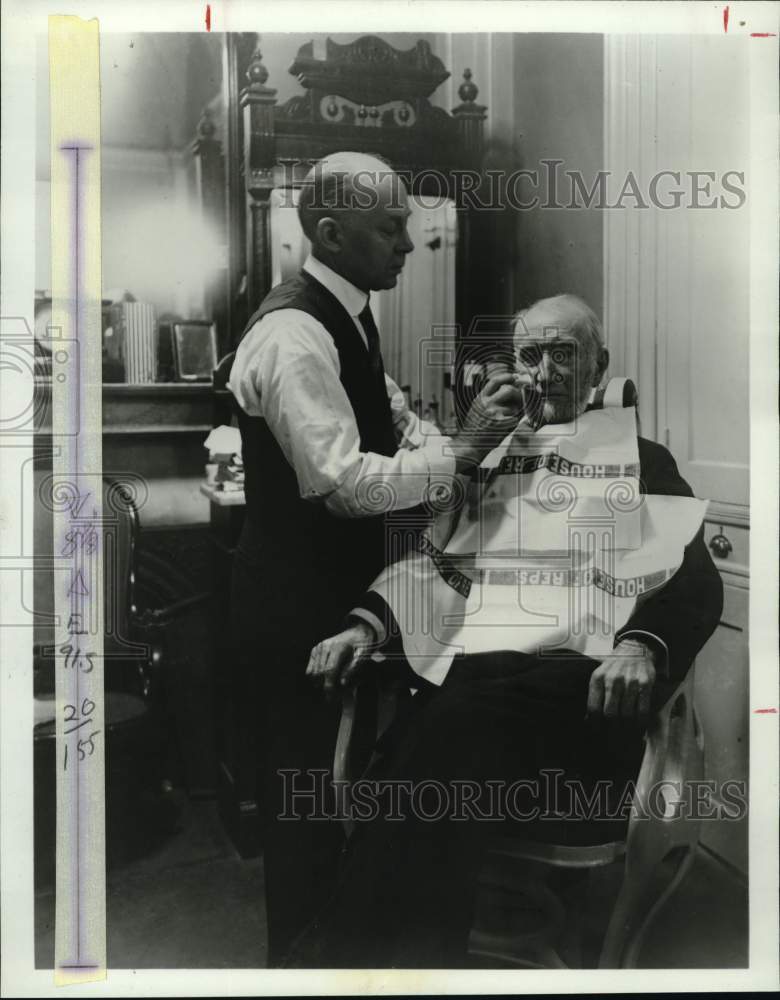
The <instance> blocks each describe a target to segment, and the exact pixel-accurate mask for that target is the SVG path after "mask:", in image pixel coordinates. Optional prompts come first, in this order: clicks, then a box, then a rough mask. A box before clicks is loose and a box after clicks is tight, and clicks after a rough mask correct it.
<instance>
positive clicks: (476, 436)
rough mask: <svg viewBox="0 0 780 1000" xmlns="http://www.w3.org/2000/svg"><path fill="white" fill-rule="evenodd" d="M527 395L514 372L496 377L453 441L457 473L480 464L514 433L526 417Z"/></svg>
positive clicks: (491, 380) (467, 416)
mask: <svg viewBox="0 0 780 1000" xmlns="http://www.w3.org/2000/svg"><path fill="white" fill-rule="evenodd" d="M523 400H524V397H523V393H522V391H521V389H520V387H519V386H518V385H517V376H516V375H515V374H514V373H512V372H500V373H499V374H496V375H492V376H491V377H490V378H489V379H488V380H487V382H486V383H485V386H484V388H483V389H482V391H481V392H480V393H479V395H478V396H477V398H476V399H475V400H474V402H473V403H472V404H471V407H470V408H469V411H468V413H467V414H466V419H465V421H464V422H463V428H462V430H461V432H460V434H458V436H457V437H456V438H454V439H453V441H452V447H453V451H454V452H455V459H456V470H457V471H458V472H460V471H465V467H466V466H467V465H468V464H469V463H471V464H473V463H477V464H478V463H479V462H481V461H482V459H483V458H484V457H485V455H487V454H488V452H489V451H492V449H493V448H495V447H496V446H497V445H499V444H500V443H501V441H502V440H503V439H504V438H505V437H506V435H507V434H509V432H510V431H513V430H514V429H515V427H516V426H517V423H518V421H519V420H520V418H521V417H522V415H523Z"/></svg>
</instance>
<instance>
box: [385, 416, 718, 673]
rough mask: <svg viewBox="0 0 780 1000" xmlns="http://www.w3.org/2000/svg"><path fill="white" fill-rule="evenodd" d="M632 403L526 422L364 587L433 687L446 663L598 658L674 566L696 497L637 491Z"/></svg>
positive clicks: (697, 514)
mask: <svg viewBox="0 0 780 1000" xmlns="http://www.w3.org/2000/svg"><path fill="white" fill-rule="evenodd" d="M639 473H640V469H639V453H638V445H637V433H636V415H635V411H634V408H633V407H629V408H625V409H624V408H623V407H622V406H607V407H605V408H604V409H594V410H589V411H587V412H586V413H584V414H583V415H582V416H580V417H578V418H577V420H576V421H573V422H571V423H568V424H557V425H546V426H544V427H542V428H541V429H540V430H538V431H537V432H536V433H533V432H531V431H529V430H528V429H527V428H525V427H524V425H521V428H519V429H518V430H516V431H515V432H514V433H513V434H512V435H510V436H509V437H508V438H507V439H506V440H505V441H504V442H503V443H502V444H501V445H500V446H499V447H498V448H496V449H495V450H494V451H493V452H491V454H490V455H488V457H487V458H486V459H485V461H484V462H483V463H482V466H481V467H480V469H479V475H478V476H476V477H473V478H472V479H468V478H467V477H464V476H461V477H458V479H457V480H456V484H457V487H458V488H459V490H458V492H459V496H458V497H457V498H455V501H454V502H453V503H451V504H450V505H449V507H450V509H449V510H447V511H445V512H443V513H441V514H440V515H438V516H437V518H436V519H435V521H434V523H433V524H432V525H431V527H430V529H429V530H428V532H427V534H426V535H425V536H424V537H423V538H422V539H421V541H420V544H419V546H418V551H416V552H414V553H412V554H410V555H409V556H406V557H405V558H403V559H402V560H400V561H399V562H397V563H395V564H392V565H390V566H389V567H387V568H386V569H385V570H384V571H383V572H382V574H381V575H380V576H379V577H378V578H377V580H376V581H375V582H374V584H373V585H372V588H371V589H372V590H374V591H375V592H376V593H377V594H379V595H380V596H381V597H382V598H383V599H384V601H385V602H386V603H387V605H388V606H389V608H390V609H391V611H392V613H393V615H394V616H395V619H396V622H397V623H398V626H399V628H400V633H401V641H402V644H403V649H404V654H405V656H406V658H407V660H408V662H409V664H410V666H411V667H412V669H413V670H414V671H415V672H416V673H417V674H419V675H420V676H422V677H424V678H425V679H426V680H428V681H430V682H431V683H434V684H441V683H442V682H443V680H444V678H445V677H446V675H447V672H448V670H449V668H450V665H451V664H452V660H453V658H454V656H455V655H456V654H458V653H466V654H468V653H482V652H488V651H491V650H515V651H517V652H522V653H530V654H543V653H544V652H548V653H552V652H554V651H555V650H563V649H566V650H571V651H573V652H577V653H581V654H583V655H585V656H589V657H593V658H594V659H603V658H604V657H605V656H606V655H607V654H608V653H609V652H611V650H612V649H613V647H614V642H615V635H616V633H617V632H618V631H619V630H620V629H621V628H622V627H623V626H624V625H625V624H626V622H627V621H628V620H629V618H630V616H631V614H632V612H633V610H634V608H635V606H636V604H637V602H638V601H642V600H643V599H644V598H646V597H647V595H648V594H651V593H653V592H654V591H656V590H658V588H660V587H662V586H663V585H664V584H665V583H666V581H667V580H669V579H670V578H671V577H672V576H673V575H674V573H675V572H676V571H677V570H678V568H679V567H680V565H681V563H682V560H683V556H684V551H685V546H686V545H687V544H688V543H689V542H690V541H691V540H692V539H693V537H694V535H695V534H696V532H697V531H698V529H699V527H700V525H701V523H702V520H703V518H704V514H705V511H706V509H707V504H706V502H705V501H701V500H696V499H693V498H689V497H673V496H652V495H642V494H641V493H640V485H639Z"/></svg>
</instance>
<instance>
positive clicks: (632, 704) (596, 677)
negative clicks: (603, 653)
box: [588, 639, 655, 719]
mask: <svg viewBox="0 0 780 1000" xmlns="http://www.w3.org/2000/svg"><path fill="white" fill-rule="evenodd" d="M654 684H655V657H654V655H653V653H652V651H651V650H650V648H649V647H648V646H646V645H645V644H644V643H643V642H640V641H639V640H637V639H623V641H622V642H619V643H618V644H617V646H615V649H614V650H613V652H612V655H611V656H610V658H609V659H608V660H605V661H604V662H603V663H602V664H601V665H600V666H598V667H596V669H595V670H594V671H593V673H592V674H591V677H590V688H589V689H588V715H591V716H601V715H604V716H606V717H607V718H616V717H620V718H623V719H635V718H637V717H638V718H640V719H642V718H645V717H646V716H647V714H648V712H649V711H650V699H651V696H652V693H653V685H654Z"/></svg>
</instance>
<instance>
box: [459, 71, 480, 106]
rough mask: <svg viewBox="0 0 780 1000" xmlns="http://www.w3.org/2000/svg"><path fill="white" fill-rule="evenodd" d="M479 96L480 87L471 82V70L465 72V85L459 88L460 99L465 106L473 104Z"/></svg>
mask: <svg viewBox="0 0 780 1000" xmlns="http://www.w3.org/2000/svg"><path fill="white" fill-rule="evenodd" d="M478 94H479V87H477V85H476V83H473V82H472V80H471V70H470V69H468V68H466V69H464V70H463V83H462V84H461V85H460V87H458V97H459V98H460V99H461V101H463V102H464V104H473V103H474V101H476V99H477V95H478Z"/></svg>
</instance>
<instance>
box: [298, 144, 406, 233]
mask: <svg viewBox="0 0 780 1000" xmlns="http://www.w3.org/2000/svg"><path fill="white" fill-rule="evenodd" d="M400 185H401V179H400V178H399V177H398V175H397V174H396V173H395V171H394V170H393V168H392V167H391V166H390V164H389V163H387V162H386V161H385V160H382V159H380V158H379V157H378V156H369V155H368V154H367V153H349V152H345V153H331V154H330V156H325V157H323V159H321V160H319V161H318V162H317V163H315V164H314V166H313V167H312V168H311V170H310V171H309V172H308V174H307V175H306V177H305V178H304V180H303V185H302V187H301V195H300V200H299V202H298V218H299V219H300V220H301V227H302V228H303V231H304V233H305V234H306V236H307V237H308V238H309V239H310V240H311V241H312V242H314V241H315V239H316V235H317V233H316V230H317V223H318V222H319V220H320V219H322V218H325V217H326V216H328V215H333V214H334V213H336V212H344V211H355V210H357V211H365V210H366V209H368V208H371V207H372V205H373V203H374V202H376V201H377V200H378V197H379V191H382V190H384V189H385V188H387V187H389V188H390V189H391V190H392V189H394V190H396V191H397V190H398V189H399V186H400Z"/></svg>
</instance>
